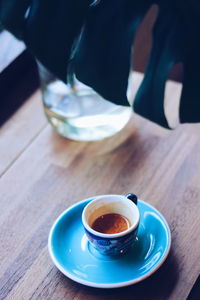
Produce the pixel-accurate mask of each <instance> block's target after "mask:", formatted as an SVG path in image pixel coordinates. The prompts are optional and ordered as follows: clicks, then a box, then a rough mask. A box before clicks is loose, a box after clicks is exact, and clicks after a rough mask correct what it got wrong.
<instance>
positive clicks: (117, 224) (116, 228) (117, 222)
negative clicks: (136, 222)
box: [91, 213, 131, 234]
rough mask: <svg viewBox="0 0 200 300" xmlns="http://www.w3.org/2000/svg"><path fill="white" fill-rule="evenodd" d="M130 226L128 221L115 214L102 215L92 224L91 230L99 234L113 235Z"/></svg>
mask: <svg viewBox="0 0 200 300" xmlns="http://www.w3.org/2000/svg"><path fill="white" fill-rule="evenodd" d="M130 226H131V223H130V221H129V220H128V219H127V218H126V217H124V216H122V215H120V214H115V213H110V214H104V215H102V216H100V217H98V218H97V219H96V220H95V221H94V222H93V223H92V226H91V227H92V229H94V230H95V231H98V232H101V233H107V234H113V233H119V232H122V231H125V230H127V229H128V228H129V227H130Z"/></svg>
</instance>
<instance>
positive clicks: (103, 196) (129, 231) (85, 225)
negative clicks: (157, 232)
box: [82, 194, 140, 239]
mask: <svg viewBox="0 0 200 300" xmlns="http://www.w3.org/2000/svg"><path fill="white" fill-rule="evenodd" d="M111 197H117V198H119V197H120V198H122V199H126V201H129V204H131V205H132V206H133V207H134V209H135V211H137V213H136V221H135V222H134V223H133V224H132V225H131V227H129V228H128V229H126V230H124V231H122V232H119V233H112V234H109V233H101V232H98V231H96V230H94V229H92V228H91V227H90V226H89V225H88V223H87V221H86V217H85V212H86V210H87V208H88V207H89V206H90V205H91V203H94V202H97V201H99V200H100V199H101V198H111ZM138 200H139V199H138ZM139 221H140V213H139V209H138V207H137V205H136V204H135V203H134V202H133V201H131V200H130V199H128V198H126V196H125V195H117V194H116V195H115V194H107V195H99V196H96V197H94V200H91V201H90V202H89V203H88V204H87V205H86V206H85V207H84V209H83V212H82V223H83V226H84V227H85V229H86V230H87V231H88V232H90V233H92V234H93V235H95V236H98V237H102V238H107V239H110V238H118V237H122V236H124V235H128V234H129V233H131V232H132V231H134V230H135V229H136V228H137V227H138V224H139Z"/></svg>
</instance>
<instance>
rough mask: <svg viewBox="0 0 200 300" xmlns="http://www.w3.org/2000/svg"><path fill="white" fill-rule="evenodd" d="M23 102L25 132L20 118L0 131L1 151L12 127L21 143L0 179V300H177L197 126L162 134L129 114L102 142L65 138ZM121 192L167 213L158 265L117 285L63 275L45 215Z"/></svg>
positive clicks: (193, 187)
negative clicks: (166, 250)
mask: <svg viewBox="0 0 200 300" xmlns="http://www.w3.org/2000/svg"><path fill="white" fill-rule="evenodd" d="M136 78H138V80H140V79H141V78H139V77H137V74H136ZM136 81H137V80H136ZM176 87H177V90H178V89H180V86H179V85H177V84H175V86H174V83H173V84H172V85H171V91H172V92H171V93H170V87H169V91H168V93H167V94H168V95H167V99H166V101H167V102H168V101H174V99H173V97H174V95H176V93H175V91H176ZM34 97H35V99H36V98H38V97H39V96H38V94H37V95H35V96H34ZM32 100H33V99H32ZM32 102H33V101H28V102H27V104H25V106H23V107H22V108H21V114H22V115H23V113H24V118H26V119H25V120H26V122H27V124H29V125H27V126H28V128H29V129H28V130H29V131H30V132H31V136H32V138H31V139H30V138H29V136H27V134H25V133H23V128H24V126H23V125H22V123H21V125H20V119H21V118H19V119H18V118H17V120H18V121H17V122H14V119H11V120H10V125H9V126H8V127H4V129H3V136H4V137H3V140H4V142H2V145H7V146H6V147H7V149H8V150H7V151H8V152H9V151H11V150H10V147H9V145H10V143H11V142H12V137H13V136H15V132H22V133H21V135H20V134H19V137H18V138H19V139H21V141H22V143H21V145H22V146H21V148H20V147H19V146H18V145H16V140H15V142H13V148H14V150H12V151H11V154H10V160H9V156H8V158H7V160H5V161H7V162H6V164H4V165H5V166H6V167H3V169H4V170H5V172H4V174H3V176H2V177H1V179H0V191H1V197H0V207H1V215H0V226H1V230H0V299H13V300H19V299H20V300H21V299H23V300H25V299H45V300H46V299H51V300H52V299H55V300H58V299H59V300H62V299H67V300H72V299H75V300H84V299H87V300H93V299H99V300H100V299H106V300H107V299H109V300H110V299H115V300H118V299H154V300H155V299H162V300H163V299H170V300H171V299H172V300H173V299H174V300H177V299H180V300H182V299H186V297H187V295H188V294H189V292H190V290H191V288H192V286H193V284H194V282H195V280H196V278H197V277H198V274H199V271H200V251H199V249H200V239H199V234H200V232H199V230H200V229H199V228H200V218H199V215H200V201H199V200H200V185H199V178H200V141H199V125H184V126H180V127H178V128H177V129H176V130H174V131H168V130H165V129H162V128H160V127H158V126H157V125H154V124H153V123H151V122H148V121H146V120H144V119H143V118H140V117H139V116H137V115H135V114H134V115H133V117H132V118H131V120H130V122H129V124H128V125H127V126H126V127H125V128H124V129H123V130H122V131H121V132H120V133H119V134H117V135H115V136H113V137H111V138H109V139H106V140H103V141H99V142H89V143H84V142H74V141H70V140H67V139H64V138H62V137H59V136H58V135H57V134H55V133H54V132H52V130H51V128H50V126H49V125H45V123H44V122H43V120H42V118H41V123H40V125H38V126H36V127H35V128H33V127H34V124H35V120H36V119H37V117H36V116H37V115H38V114H40V112H39V108H38V106H37V105H35V106H34V105H33V104H32ZM169 107H171V110H172V111H173V106H170V105H169ZM30 112H31V113H30ZM25 116H26V117H25ZM15 117H16V116H15ZM18 126H19V127H18ZM20 126H21V129H20ZM20 130H22V131H20ZM0 133H1V132H0ZM4 147H5V146H4ZM5 152H6V150H5V148H4V150H3V151H2V153H3V154H2V155H5V157H7V156H6V154H5ZM3 157H4V156H3ZM4 165H3V166H4ZM127 192H134V193H136V194H137V195H138V196H139V197H140V198H141V199H143V200H145V201H147V202H149V203H151V204H153V205H155V207H156V208H157V209H159V210H160V211H161V212H162V213H163V214H164V216H165V217H166V219H167V220H168V222H169V225H170V228H171V231H172V249H171V252H170V255H169V257H168V259H167V261H166V262H165V264H164V265H163V266H162V267H161V268H160V270H158V271H157V272H156V273H155V274H154V275H153V276H151V277H150V278H149V279H146V280H145V281H143V282H141V283H139V284H136V285H134V286H130V287H127V288H122V289H117V290H100V289H94V288H89V287H84V286H82V285H79V284H78V283H75V282H73V281H71V280H70V279H68V278H66V277H65V276H64V275H62V274H61V273H60V272H59V271H58V270H57V269H56V267H55V266H54V265H53V263H52V262H51V260H50V258H49V254H48V250H47V238H48V232H49V230H50V228H51V225H52V223H53V222H54V220H55V218H56V217H57V216H58V215H59V214H60V213H61V212H62V211H63V210H64V209H66V208H67V207H68V206H70V205H71V204H72V203H76V202H77V201H79V200H81V199H83V198H86V197H89V196H93V195H97V194H105V193H116V194H125V193H127Z"/></svg>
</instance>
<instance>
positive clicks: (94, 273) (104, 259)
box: [49, 199, 171, 288]
mask: <svg viewBox="0 0 200 300" xmlns="http://www.w3.org/2000/svg"><path fill="white" fill-rule="evenodd" d="M89 201H91V199H88V200H85V201H82V202H79V203H77V204H76V205H74V206H72V207H71V208H69V209H68V210H66V211H65V212H64V213H63V214H62V215H61V216H60V217H59V218H58V219H57V220H56V222H55V223H54V225H53V227H52V230H51V232H50V235H49V251H50V255H51V257H52V259H53V261H54V263H55V265H56V266H57V267H58V269H59V270H60V271H61V272H62V273H64V274H65V275H66V276H68V277H69V278H71V279H73V280H75V281H77V282H80V283H82V284H85V285H88V286H94V287H102V288H111V287H112V288H113V287H120V286H126V285H130V284H133V283H136V282H138V281H141V280H143V279H145V278H146V277H148V276H150V275H151V274H152V273H153V272H155V271H156V270H157V269H158V268H159V266H160V265H161V264H162V263H163V261H164V260H165V259H166V257H167V255H168V252H169V249H170V244H171V235H170V230H169V227H168V225H167V222H166V221H165V219H164V217H163V216H162V215H161V214H160V213H159V212H158V211H157V210H155V209H154V208H153V207H152V206H150V205H149V204H147V203H145V202H143V201H141V200H139V201H138V208H139V210H140V215H141V219H140V225H139V228H138V233H137V237H136V242H135V243H134V245H133V247H132V248H131V249H130V250H129V251H128V252H127V253H126V254H124V255H122V256H119V257H109V256H105V255H102V254H100V253H99V252H98V251H96V250H95V249H94V248H93V247H92V246H91V245H89V242H88V239H87V237H86V235H85V231H84V227H83V225H82V222H81V214H82V211H83V208H84V207H85V205H86V204H87V203H89Z"/></svg>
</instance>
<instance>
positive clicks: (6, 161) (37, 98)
mask: <svg viewBox="0 0 200 300" xmlns="http://www.w3.org/2000/svg"><path fill="white" fill-rule="evenodd" d="M13 100H14V99H13ZM46 125H47V121H46V118H45V116H44V113H43V111H42V102H41V93H40V92H39V91H37V92H36V93H34V94H33V96H32V97H30V99H29V100H28V101H27V103H25V104H24V105H23V107H21V108H19V109H18V111H17V112H16V113H15V115H14V116H13V117H12V118H11V119H9V120H8V121H7V122H6V123H5V124H4V125H3V126H2V127H1V128H0V137H1V138H0V157H1V160H0V176H2V174H3V173H4V172H5V171H6V170H7V168H9V166H10V165H12V164H13V163H14V161H15V160H16V159H17V157H19V156H20V154H21V153H22V152H23V151H24V150H25V149H26V147H27V146H28V145H29V144H30V143H31V141H32V140H34V139H35V138H36V136H37V135H38V134H39V132H40V131H41V130H42V129H43V128H44V126H46Z"/></svg>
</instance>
